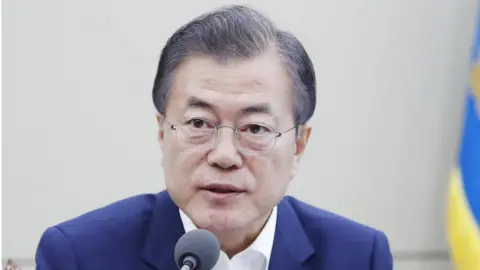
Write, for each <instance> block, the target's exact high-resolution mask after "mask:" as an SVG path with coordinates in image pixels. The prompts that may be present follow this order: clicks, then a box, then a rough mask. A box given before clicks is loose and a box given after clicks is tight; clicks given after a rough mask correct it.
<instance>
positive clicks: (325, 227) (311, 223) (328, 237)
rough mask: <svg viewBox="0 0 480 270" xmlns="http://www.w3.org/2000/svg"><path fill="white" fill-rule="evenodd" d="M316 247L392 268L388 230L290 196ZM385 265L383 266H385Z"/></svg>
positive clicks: (287, 199)
mask: <svg viewBox="0 0 480 270" xmlns="http://www.w3.org/2000/svg"><path fill="white" fill-rule="evenodd" d="M285 201H286V202H287V203H288V204H289V205H290V206H291V207H292V208H293V210H294V212H295V213H296V215H297V217H298V219H299V220H300V222H301V224H302V226H303V229H304V231H305V233H306V234H307V235H308V237H309V239H310V240H311V244H312V245H313V246H314V248H315V250H329V251H330V252H331V254H332V255H333V254H342V256H343V257H349V258H351V259H352V261H357V260H358V263H368V264H371V265H372V268H371V269H392V268H391V265H392V255H391V252H390V247H389V242H388V238H387V236H386V235H385V233H384V232H383V231H381V230H379V229H376V228H374V227H372V226H369V225H366V224H362V223H360V222H357V221H354V220H352V219H349V218H347V217H344V216H341V215H339V214H336V213H333V212H330V211H326V210H324V209H321V208H318V207H315V206H313V205H310V204H308V203H306V202H303V201H300V200H298V199H296V198H295V197H293V196H287V197H286V198H285ZM382 267H383V268H382Z"/></svg>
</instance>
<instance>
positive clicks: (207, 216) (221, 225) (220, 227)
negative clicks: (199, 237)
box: [196, 209, 247, 232]
mask: <svg viewBox="0 0 480 270" xmlns="http://www.w3.org/2000/svg"><path fill="white" fill-rule="evenodd" d="M196 219H197V220H196V223H197V225H198V226H199V227H201V228H203V229H206V230H209V231H212V232H225V231H234V230H238V229H241V228H244V227H245V226H247V222H246V220H247V219H245V216H244V215H242V212H241V211H236V210H232V209H222V210H220V209H218V210H217V209H209V210H207V211H205V212H204V213H203V214H200V215H198V216H197V217H196Z"/></svg>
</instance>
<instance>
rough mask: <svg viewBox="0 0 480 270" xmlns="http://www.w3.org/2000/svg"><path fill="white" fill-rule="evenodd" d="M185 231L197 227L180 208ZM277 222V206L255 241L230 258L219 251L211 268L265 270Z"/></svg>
mask: <svg viewBox="0 0 480 270" xmlns="http://www.w3.org/2000/svg"><path fill="white" fill-rule="evenodd" d="M180 217H181V219H182V223H183V227H184V229H185V232H189V231H191V230H195V229H197V227H196V226H195V224H194V223H193V222H192V220H191V219H190V218H189V217H188V216H187V215H186V214H185V213H184V212H183V211H182V210H180ZM276 224H277V207H276V206H275V207H274V208H273V211H272V214H271V215H270V218H269V219H268V221H267V224H265V226H264V227H263V229H262V231H261V232H260V234H259V235H258V237H257V238H256V239H255V241H254V242H253V243H252V244H251V245H250V246H249V247H248V248H247V249H245V250H244V251H242V252H240V253H238V254H236V255H235V256H233V257H232V258H231V259H229V258H228V255H227V254H226V253H225V252H223V251H220V257H219V258H218V262H217V264H216V265H215V266H214V267H213V269H212V270H267V269H268V263H269V262H270V254H271V252H272V246H273V239H274V237H275V227H276Z"/></svg>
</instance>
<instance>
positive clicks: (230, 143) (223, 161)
mask: <svg viewBox="0 0 480 270" xmlns="http://www.w3.org/2000/svg"><path fill="white" fill-rule="evenodd" d="M234 136H235V134H234V131H233V130H232V129H231V128H228V127H227V128H224V129H223V132H222V128H221V127H220V128H219V129H218V134H217V138H216V141H215V145H214V147H213V149H212V150H211V151H210V152H209V153H208V155H207V162H208V164H209V165H210V166H214V167H217V168H220V169H223V170H233V169H238V168H240V167H241V166H242V165H243V159H242V156H241V155H240V153H239V151H238V149H237V145H236V142H235V137H234Z"/></svg>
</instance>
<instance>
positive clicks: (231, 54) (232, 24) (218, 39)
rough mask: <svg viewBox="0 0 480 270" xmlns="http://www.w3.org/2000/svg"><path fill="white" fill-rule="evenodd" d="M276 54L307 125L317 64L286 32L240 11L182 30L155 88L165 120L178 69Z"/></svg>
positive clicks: (164, 57)
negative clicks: (195, 58) (201, 61)
mask: <svg viewBox="0 0 480 270" xmlns="http://www.w3.org/2000/svg"><path fill="white" fill-rule="evenodd" d="M271 49H275V50H276V51H277V53H278V55H279V56H280V57H281V59H282V60H283V62H284V64H285V67H286V69H287V71H288V73H289V74H290V76H291V81H292V88H293V90H294V103H293V104H292V106H293V107H294V111H295V122H296V124H304V123H306V122H307V121H308V120H309V119H310V118H311V117H312V115H313V112H314V110H315V105H316V89H315V88H316V82H315V72H314V69H313V64H312V62H311V60H310V57H309V56H308V54H307V52H306V51H305V49H304V47H303V45H302V44H301V43H300V41H299V40H298V39H297V38H296V37H295V36H294V35H292V34H291V33H288V32H285V31H281V30H279V29H277V28H276V27H275V25H274V24H273V23H272V22H271V21H270V20H269V19H268V18H267V17H265V16H264V15H263V14H261V13H259V12H258V11H256V10H254V9H252V8H249V7H246V6H240V5H234V6H226V7H223V8H220V9H217V10H214V11H212V12H209V13H206V14H203V15H201V16H200V17H197V18H195V19H194V20H192V21H190V22H189V23H187V24H186V25H184V26H182V27H181V28H180V29H178V30H177V31H176V32H175V33H174V34H173V35H172V36H171V37H170V38H169V39H168V41H167V43H166V45H165V47H164V48H163V50H162V54H161V56H160V61H159V64H158V69H157V75H156V77H155V82H154V86H153V93H152V95H153V102H154V104H155V107H156V109H157V110H158V112H159V113H161V114H163V115H165V110H166V105H167V101H168V96H169V93H170V88H171V84H172V80H173V73H174V71H175V68H176V67H177V66H178V65H179V63H181V62H182V61H183V60H184V59H185V58H186V57H188V56H192V55H207V56H211V57H213V58H215V59H216V60H218V61H220V62H225V61H227V60H231V59H251V58H254V57H256V56H258V55H260V54H262V53H265V52H267V51H268V50H271Z"/></svg>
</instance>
